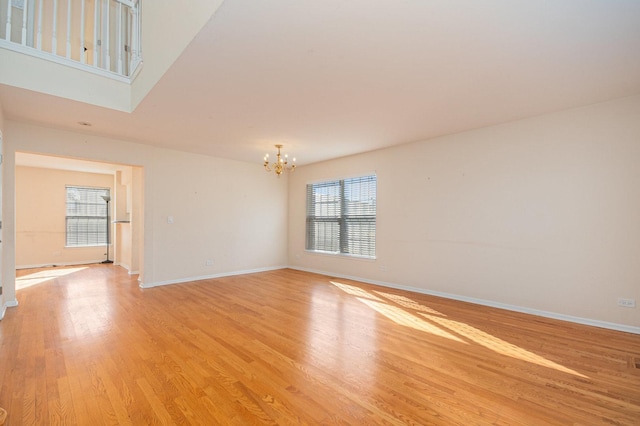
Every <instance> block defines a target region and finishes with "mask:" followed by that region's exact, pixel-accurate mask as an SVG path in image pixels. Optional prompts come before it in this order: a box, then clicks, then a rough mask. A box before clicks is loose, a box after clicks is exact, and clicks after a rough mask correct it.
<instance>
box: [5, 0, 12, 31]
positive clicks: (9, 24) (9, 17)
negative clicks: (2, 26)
mask: <svg viewBox="0 0 640 426" xmlns="http://www.w3.org/2000/svg"><path fill="white" fill-rule="evenodd" d="M11 9H12V7H11V0H8V1H7V32H6V37H5V40H7V41H11Z"/></svg>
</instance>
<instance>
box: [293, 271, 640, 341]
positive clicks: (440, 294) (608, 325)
mask: <svg viewBox="0 0 640 426" xmlns="http://www.w3.org/2000/svg"><path fill="white" fill-rule="evenodd" d="M289 268H290V269H295V270H297V271H304V272H311V273H314V274H320V275H326V276H329V277H336V278H344V279H347V280H353V281H360V282H363V283H368V284H375V285H379V286H382V287H388V288H395V289H398V290H406V291H411V292H414V293H421V294H426V295H429V296H436V297H442V298H445V299H451V300H459V301H461V302H468V303H474V304H476V305H483V306H489V307H491V308H498V309H504V310H507V311H514V312H521V313H524V314H531V315H537V316H539V317H545V318H551V319H557V320H561V321H567V322H573V323H576V324H583V325H589V326H592V327H600V328H606V329H609V330H616V331H624V332H627V333H633V334H640V327H634V326H631V325H626V324H617V323H612V322H606V321H598V320H594V319H590V318H581V317H574V316H572V315H565V314H559V313H556V312H548V311H543V310H539V309H533V308H527V307H523V306H516V305H509V304H506V303H500V302H494V301H492V300H484V299H476V298H474V297H467V296H460V295H457V294H450V293H443V292H439V291H431V290H426V289H423V288H417V287H411V286H406V285H400V284H394V283H388V282H384V281H377V280H370V279H367V278H361V277H354V276H350V275H343V274H334V273H331V272H327V271H319V270H314V269H308V268H301V267H297V266H289Z"/></svg>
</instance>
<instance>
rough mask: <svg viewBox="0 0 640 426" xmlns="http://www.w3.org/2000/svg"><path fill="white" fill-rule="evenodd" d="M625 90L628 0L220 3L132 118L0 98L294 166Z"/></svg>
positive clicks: (633, 5)
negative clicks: (280, 156)
mask: <svg viewBox="0 0 640 426" xmlns="http://www.w3.org/2000/svg"><path fill="white" fill-rule="evenodd" d="M143 72H144V71H143ZM637 93H640V2H638V1H635V0H620V1H615V2H611V1H605V0H590V1H584V0H579V1H578V0H564V1H555V2H554V1H538V0H530V1H518V2H496V1H489V0H479V1H434V0H421V1H404V2H394V1H388V0H351V1H345V0H326V1H313V0H302V1H301V0H272V1H268V2H256V1H252V0H233V1H226V2H224V3H223V5H222V6H221V7H220V8H219V9H218V11H217V12H216V13H215V15H214V16H213V17H212V18H211V20H210V21H209V22H208V23H207V24H206V25H205V26H204V28H203V29H202V31H201V32H200V33H199V34H198V35H197V36H196V37H195V38H194V39H193V40H192V42H191V43H190V44H189V46H188V47H187V48H186V50H185V51H184V52H183V53H182V55H181V56H180V57H179V58H178V59H177V60H176V62H175V63H174V64H173V65H172V66H171V67H170V68H169V70H168V71H167V72H166V73H165V75H164V76H163V77H162V79H161V80H160V81H159V83H158V84H157V85H156V86H155V87H154V88H153V89H152V90H151V91H150V93H149V94H148V95H147V96H146V98H145V99H144V100H143V101H142V102H141V103H140V104H139V105H138V107H137V109H136V110H135V111H134V112H133V113H130V114H128V113H124V112H118V111H113V110H108V109H105V108H101V107H97V106H92V105H87V104H83V103H78V102H74V101H70V100H66V99H61V98H56V97H53V96H50V95H44V94H40V93H35V92H29V91H27V90H24V89H20V88H16V87H9V86H0V102H1V103H2V106H3V108H4V112H5V117H6V118H8V119H10V120H15V121H23V122H33V123H37V124H42V125H45V126H49V127H57V128H64V129H71V130H74V131H78V132H83V133H87V134H96V135H103V136H108V137H113V138H119V139H124V140H129V141H133V142H140V143H144V144H149V145H154V146H160V147H167V148H173V149H178V150H182V151H187V152H194V153H201V154H205V155H212V156H217V157H222V158H229V159H235V160H241V161H249V162H258V163H260V162H261V160H262V157H263V156H264V154H265V153H266V152H272V151H273V146H274V144H276V143H279V144H283V145H284V151H286V152H288V153H290V154H291V155H295V156H296V157H297V160H298V164H299V165H304V164H310V163H314V162H318V161H323V160H327V159H331V158H337V157H341V156H346V155H351V154H356V153H360V152H366V151H371V150H375V149H380V148H384V147H388V146H393V145H398V144H402V143H408V142H413V141H418V140H425V139H429V138H433V137H437V136H441V135H445V134H452V133H457V132H462V131H466V130H470V129H474V128H480V127H485V126H489V125H494V124H498V123H504V122H509V121H512V120H517V119H521V118H524V117H530V116H536V115H540V114H545V113H549V112H553V111H558V110H562V109H566V108H573V107H578V106H582V105H588V104H592V103H597V102H602V101H606V100H610V99H614V98H620V97H625V96H631V95H634V94H637ZM80 122H86V123H91V126H82V125H80V124H79V123H80Z"/></svg>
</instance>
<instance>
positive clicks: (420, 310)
mask: <svg viewBox="0 0 640 426" xmlns="http://www.w3.org/2000/svg"><path fill="white" fill-rule="evenodd" d="M330 282H331V284H333V285H334V286H336V287H338V288H340V289H341V290H343V291H344V292H345V293H348V294H351V295H353V296H356V298H357V299H358V300H359V301H360V302H362V303H364V304H365V305H367V306H369V307H370V308H371V309H373V310H375V311H376V312H378V313H380V314H382V315H384V316H385V317H387V318H388V319H390V320H391V321H393V322H395V323H396V324H398V325H401V326H404V327H410V328H413V329H415V330H419V331H423V332H426V333H430V334H432V335H435V336H439V337H444V338H446V339H449V340H453V341H456V342H459V343H464V344H469V343H470V342H472V343H476V344H478V345H480V346H482V347H484V348H486V349H489V350H492V351H494V352H496V353H498V354H501V355H504V356H508V357H511V358H515V359H519V360H522V361H526V362H530V363H532V364H536V365H540V366H542V367H546V368H552V369H554V370H557V371H561V372H563V373H568V374H573V375H576V376H579V377H583V378H587V376H585V375H583V374H580V373H578V372H577V371H575V370H572V369H570V368H567V367H565V366H563V365H560V364H557V363H555V362H553V361H551V360H548V359H546V358H544V357H542V356H540V355H536V354H534V353H533V352H529V351H527V350H526V349H523V348H521V347H519V346H517V345H514V344H513V343H509V342H507V341H504V340H502V339H500V338H498V337H496V336H493V335H491V334H489V333H487V332H484V331H482V330H479V329H477V328H475V327H473V326H471V325H469V324H466V323H463V322H459V321H453V320H451V319H447V318H444V317H445V316H446V315H444V314H442V313H440V312H438V311H436V310H434V309H431V308H429V307H427V306H424V305H422V304H420V303H418V302H416V301H414V300H411V299H409V298H407V297H404V296H400V295H395V294H391V293H385V292H382V291H376V292H375V293H377V294H378V295H379V296H382V297H384V298H386V299H388V300H383V299H381V298H380V297H377V296H375V295H373V294H371V293H370V292H368V291H366V290H364V289H361V288H359V287H355V286H352V285H347V284H342V283H337V282H334V281H330ZM390 303H395V304H397V305H400V306H394V305H392V304H390ZM403 308H406V309H410V310H411V311H408V310H405V309H403Z"/></svg>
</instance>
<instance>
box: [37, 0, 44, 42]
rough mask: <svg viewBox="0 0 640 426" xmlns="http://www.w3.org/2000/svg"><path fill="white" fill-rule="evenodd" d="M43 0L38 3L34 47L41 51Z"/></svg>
mask: <svg viewBox="0 0 640 426" xmlns="http://www.w3.org/2000/svg"><path fill="white" fill-rule="evenodd" d="M43 2H44V0H39V1H38V36H37V38H36V40H37V41H36V47H37V49H38V50H42V3H43Z"/></svg>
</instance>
